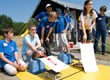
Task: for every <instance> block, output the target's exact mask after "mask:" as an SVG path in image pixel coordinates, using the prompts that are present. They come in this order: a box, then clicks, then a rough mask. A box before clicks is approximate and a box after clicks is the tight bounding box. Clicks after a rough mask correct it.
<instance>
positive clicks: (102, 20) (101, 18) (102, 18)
mask: <svg viewBox="0 0 110 80" xmlns="http://www.w3.org/2000/svg"><path fill="white" fill-rule="evenodd" d="M106 10H107V9H106V6H102V7H101V8H100V14H99V15H98V17H97V18H96V40H95V44H94V50H95V52H96V51H97V49H98V41H99V39H100V36H101V39H102V55H107V53H105V47H106V46H105V45H106V31H107V24H108V17H107V16H106V15H105V12H106Z"/></svg>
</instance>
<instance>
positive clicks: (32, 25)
mask: <svg viewBox="0 0 110 80" xmlns="http://www.w3.org/2000/svg"><path fill="white" fill-rule="evenodd" d="M32 27H36V26H35V25H34V24H29V27H28V29H29V30H30V29H31V28H32Z"/></svg>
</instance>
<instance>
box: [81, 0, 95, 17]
mask: <svg viewBox="0 0 110 80" xmlns="http://www.w3.org/2000/svg"><path fill="white" fill-rule="evenodd" d="M90 1H92V0H86V1H85V3H84V9H83V10H84V11H83V15H84V16H86V15H87V9H86V8H85V5H87V4H88V3H89V2H90ZM89 14H90V16H92V15H93V9H92V10H91V11H90V13H89Z"/></svg>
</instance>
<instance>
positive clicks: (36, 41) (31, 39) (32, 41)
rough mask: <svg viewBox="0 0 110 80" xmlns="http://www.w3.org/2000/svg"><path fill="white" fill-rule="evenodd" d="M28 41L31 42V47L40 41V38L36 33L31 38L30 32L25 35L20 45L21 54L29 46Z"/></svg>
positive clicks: (28, 48) (25, 51) (24, 52)
mask: <svg viewBox="0 0 110 80" xmlns="http://www.w3.org/2000/svg"><path fill="white" fill-rule="evenodd" d="M28 43H31V44H32V46H33V47H35V46H36V44H39V43H40V39H39V37H38V35H37V34H35V35H34V37H33V38H32V37H31V36H30V34H28V35H26V36H25V37H24V39H23V46H22V54H27V51H28V50H30V49H31V48H30V47H29V45H28Z"/></svg>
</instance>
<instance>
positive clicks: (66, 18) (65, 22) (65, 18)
mask: <svg viewBox="0 0 110 80" xmlns="http://www.w3.org/2000/svg"><path fill="white" fill-rule="evenodd" d="M62 16H64V27H65V28H66V26H67V23H69V26H68V29H67V30H70V16H69V14H67V15H66V16H65V15H64V14H62Z"/></svg>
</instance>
